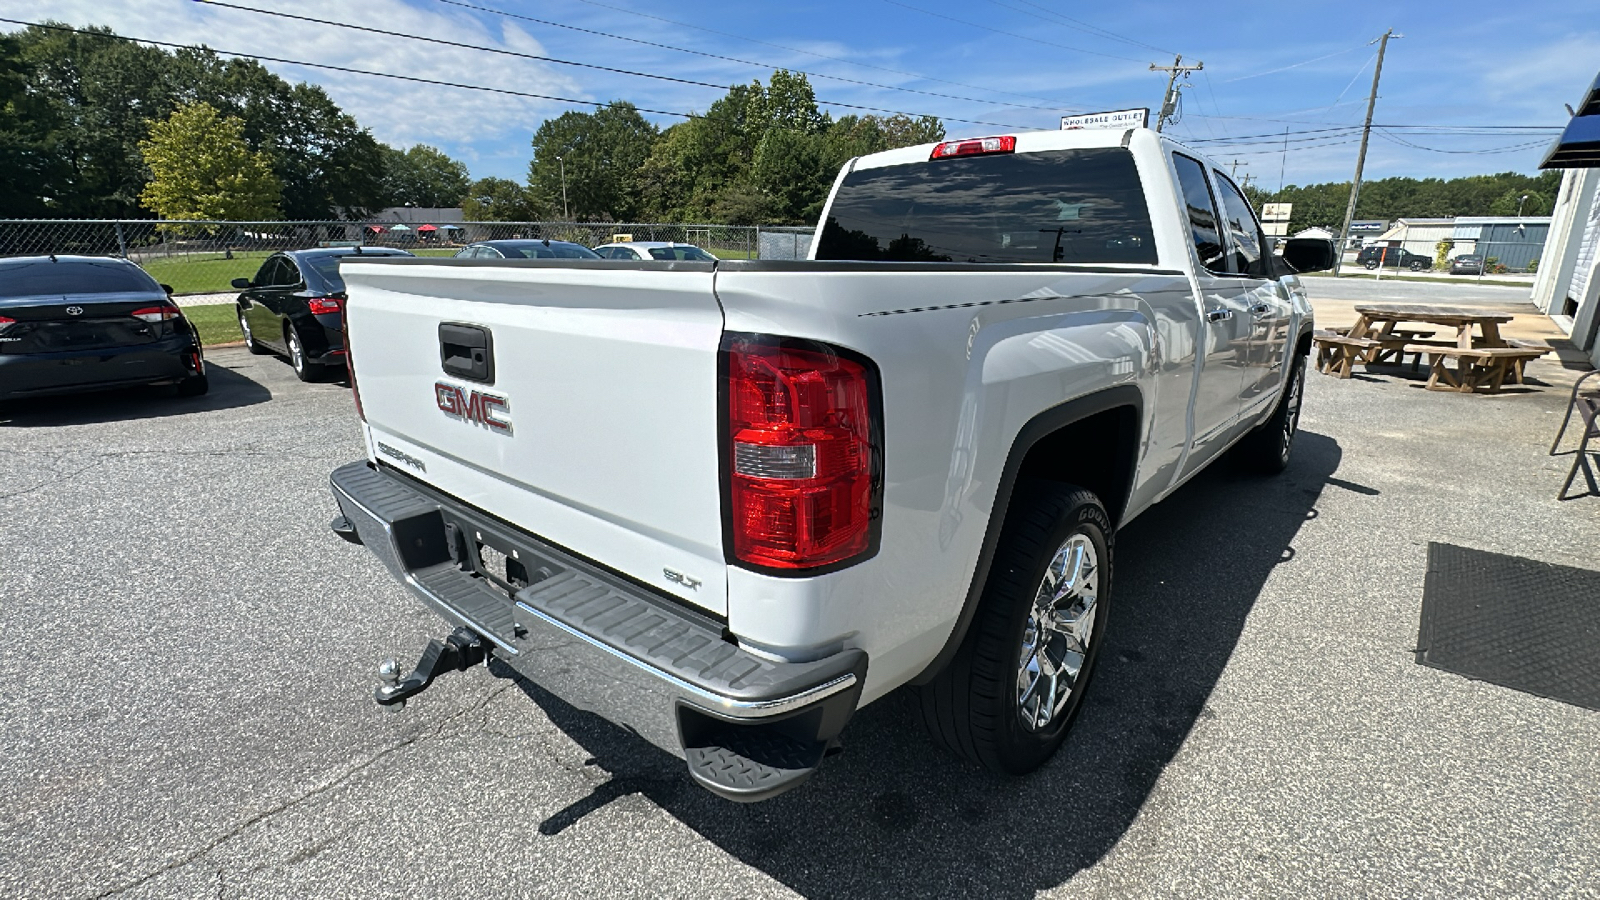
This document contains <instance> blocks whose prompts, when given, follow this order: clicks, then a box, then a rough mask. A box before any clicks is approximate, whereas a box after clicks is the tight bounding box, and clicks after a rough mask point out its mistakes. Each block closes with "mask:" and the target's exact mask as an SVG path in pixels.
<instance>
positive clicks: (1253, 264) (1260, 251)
mask: <svg viewBox="0 0 1600 900" xmlns="http://www.w3.org/2000/svg"><path fill="white" fill-rule="evenodd" d="M1212 172H1213V173H1214V174H1215V175H1216V176H1217V190H1218V191H1220V192H1221V193H1222V220H1223V223H1224V224H1225V225H1226V226H1227V229H1228V238H1229V241H1230V243H1231V244H1232V245H1233V247H1232V252H1231V253H1230V254H1229V256H1228V263H1229V265H1228V269H1229V270H1230V271H1232V272H1235V273H1237V274H1240V275H1246V276H1249V277H1251V278H1265V277H1267V274H1266V265H1265V263H1264V262H1263V260H1262V257H1263V256H1265V254H1266V246H1267V242H1266V238H1264V237H1263V236H1262V234H1261V226H1260V225H1257V224H1256V214H1255V212H1254V211H1253V210H1251V209H1250V201H1248V200H1246V199H1245V198H1244V194H1242V193H1240V192H1239V188H1238V187H1237V186H1235V185H1234V183H1233V182H1231V181H1229V180H1228V178H1227V176H1226V175H1223V174H1222V173H1221V172H1217V171H1216V170H1215V169H1213V170H1212Z"/></svg>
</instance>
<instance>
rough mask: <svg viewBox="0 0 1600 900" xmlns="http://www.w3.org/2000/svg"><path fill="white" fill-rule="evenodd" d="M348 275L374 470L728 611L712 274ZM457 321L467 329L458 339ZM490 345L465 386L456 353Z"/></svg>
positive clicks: (585, 266) (539, 265)
mask: <svg viewBox="0 0 1600 900" xmlns="http://www.w3.org/2000/svg"><path fill="white" fill-rule="evenodd" d="M341 272H342V274H343V276H344V280H345V284H346V286H347V291H348V295H349V300H348V303H347V305H346V308H345V327H346V329H347V332H348V335H349V346H350V348H351V352H352V354H353V356H352V358H353V361H354V367H355V375H356V381H357V385H358V388H359V391H360V398H361V405H362V409H363V412H364V414H365V417H366V421H367V425H368V441H369V444H370V446H369V448H368V451H369V454H371V457H372V458H373V459H375V460H377V461H378V462H380V463H384V464H386V465H389V466H391V467H393V468H394V469H396V470H397V471H400V472H403V473H405V474H407V475H410V476H412V477H413V478H416V479H418V480H420V481H423V482H426V483H427V484H429V485H432V486H433V487H435V488H437V489H439V490H442V491H444V492H446V493H449V494H452V495H454V496H456V497H458V498H460V499H461V500H464V501H466V502H467V503H470V504H472V505H473V506H476V507H478V508H479V509H482V510H484V511H485V512H488V513H490V514H491V515H494V516H497V517H499V518H502V519H505V520H507V521H508V522H511V523H513V524H515V525H516V526H518V527H520V528H522V529H524V530H527V531H530V532H532V533H534V534H536V535H538V536H540V537H542V538H545V539H546V540H549V541H552V542H554V543H556V544H560V545H562V546H564V547H566V548H567V549H569V550H572V551H573V552H576V553H578V554H580V555H583V556H587V557H589V558H591V559H593V560H596V561H598V562H600V563H603V564H604V565H606V566H608V567H610V568H612V569H615V570H617V571H620V572H621V573H623V574H625V575H628V576H630V577H632V578H634V579H636V580H638V581H640V582H643V583H644V584H647V585H651V586H653V587H656V588H658V589H661V590H664V591H667V592H669V593H672V594H674V595H676V596H678V597H680V598H682V599H684V600H687V601H689V602H690V603H693V604H694V605H696V606H698V607H701V608H702V609H705V610H707V611H710V612H713V613H717V614H719V615H725V614H726V609H727V589H726V563H725V559H724V555H723V549H722V507H721V500H720V497H721V487H720V475H719V471H718V459H719V454H718V452H717V421H718V409H717V351H718V345H719V342H720V340H721V335H722V312H721V309H720V308H719V306H718V305H717V301H716V297H715V295H714V294H713V292H712V264H710V263H673V264H663V265H660V266H655V265H646V266H643V267H639V266H636V265H628V264H622V263H611V262H579V263H574V262H572V261H559V262H556V261H552V262H544V261H531V260H530V261H526V262H523V261H516V262H507V261H498V260H497V261H494V262H479V261H454V260H452V261H450V262H448V263H444V262H442V261H439V262H436V261H424V260H405V261H403V262H370V261H363V262H355V261H353V260H350V261H347V262H346V263H345V264H344V265H343V266H342V267H341ZM442 324H443V325H457V326H467V328H466V330H465V331H462V330H460V329H448V328H447V329H445V330H444V332H443V334H444V337H441V328H440V326H441V325H442ZM464 334H465V335H466V336H467V337H465V338H463V335H464ZM473 334H484V335H486V337H487V341H486V343H487V344H488V346H487V347H485V348H484V350H486V351H487V353H488V355H489V356H490V357H491V358H492V368H493V370H492V372H491V373H477V374H476V376H474V375H472V374H467V375H463V374H459V372H460V367H459V366H458V367H456V368H457V370H458V374H452V373H450V372H447V371H446V368H445V363H444V357H445V356H447V355H450V354H451V353H455V354H457V355H463V351H461V350H460V349H459V348H460V345H459V344H457V345H456V349H454V350H452V351H446V352H445V353H443V354H442V353H441V341H442V340H449V341H451V342H457V341H460V340H466V341H467V342H468V343H471V341H472V340H473V338H472V337H471V335H473ZM470 354H471V350H470V349H469V350H467V351H465V354H464V355H467V356H470ZM462 362H465V359H463V360H462ZM485 375H487V376H488V377H484V376H485Z"/></svg>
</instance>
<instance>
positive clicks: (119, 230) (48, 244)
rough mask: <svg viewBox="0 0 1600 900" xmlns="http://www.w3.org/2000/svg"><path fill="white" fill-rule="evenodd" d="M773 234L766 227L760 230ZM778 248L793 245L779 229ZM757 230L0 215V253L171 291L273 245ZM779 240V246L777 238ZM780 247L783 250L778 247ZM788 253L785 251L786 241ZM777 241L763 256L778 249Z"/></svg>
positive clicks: (747, 235)
mask: <svg viewBox="0 0 1600 900" xmlns="http://www.w3.org/2000/svg"><path fill="white" fill-rule="evenodd" d="M768 230H773V229H768ZM776 231H779V232H784V233H785V234H784V237H785V238H790V239H789V240H788V242H787V245H796V246H800V249H799V252H798V257H800V258H803V257H804V256H805V248H806V247H808V246H809V237H808V238H806V240H805V242H804V244H803V245H800V242H799V241H797V240H794V239H793V238H792V237H791V236H790V235H789V234H787V233H788V232H792V231H794V229H776ZM762 232H763V229H762V228H759V227H748V226H738V225H678V224H667V223H648V222H431V223H426V224H414V223H399V222H393V221H376V220H373V221H351V222H210V221H155V220H149V219H145V220H128V219H124V220H115V219H60V220H47V219H0V256H44V255H47V254H52V253H54V254H60V255H67V254H80V255H86V256H120V257H123V258H125V259H129V260H132V261H133V262H136V263H138V264H139V265H140V266H142V267H144V269H145V271H147V272H149V273H150V274H151V276H153V277H154V278H155V279H156V280H157V281H159V282H161V283H162V284H167V285H170V286H171V287H172V288H173V292H174V293H177V294H206V293H223V292H226V291H229V290H230V289H231V288H230V285H229V283H230V282H231V281H232V280H233V279H235V278H249V277H251V276H253V275H255V274H256V270H257V269H259V268H260V266H261V263H262V261H264V260H265V259H266V258H267V257H268V256H270V255H271V254H272V253H274V252H276V251H279V250H306V249H310V248H313V247H339V246H355V245H357V244H362V245H365V246H369V247H373V246H376V247H398V248H400V249H402V250H407V251H410V252H412V253H415V254H417V255H419V256H452V255H454V254H455V252H456V251H457V250H459V249H460V248H461V247H463V246H465V245H467V244H470V243H472V242H474V241H487V240H503V239H508V238H533V239H536V240H542V239H546V238H548V239H549V240H552V241H572V242H574V243H578V244H583V245H584V246H586V247H598V246H599V245H601V244H608V243H614V242H618V241H674V242H678V243H685V244H694V245H696V246H698V247H700V248H702V249H704V250H706V251H708V252H710V253H711V254H712V255H714V256H718V257H721V258H723V259H757V258H760V256H761V255H762V237H761V235H762ZM779 244H780V245H784V242H782V241H780V242H779ZM787 245H785V246H787ZM789 249H790V251H791V252H792V250H793V247H792V246H791V247H789ZM780 250H781V248H780V246H779V245H774V246H773V248H772V249H771V250H769V254H768V255H769V256H770V255H772V254H775V253H777V252H780Z"/></svg>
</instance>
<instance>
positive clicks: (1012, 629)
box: [918, 481, 1112, 775]
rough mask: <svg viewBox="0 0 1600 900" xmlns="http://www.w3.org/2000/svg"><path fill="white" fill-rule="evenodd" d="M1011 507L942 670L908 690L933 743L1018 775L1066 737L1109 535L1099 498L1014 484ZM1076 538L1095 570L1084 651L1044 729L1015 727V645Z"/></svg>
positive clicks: (1093, 639)
mask: <svg viewBox="0 0 1600 900" xmlns="http://www.w3.org/2000/svg"><path fill="white" fill-rule="evenodd" d="M1012 504H1013V505H1012V508H1011V511H1010V512H1009V513H1008V514H1007V517H1006V524H1005V526H1004V529H1003V530H1002V532H1001V535H1000V542H999V544H998V545H997V546H996V548H995V558H994V562H993V565H992V567H991V568H990V570H989V580H988V583H987V584H986V585H985V586H984V590H983V595H982V598H981V599H980V600H979V605H978V609H977V611H976V613H975V614H974V618H973V621H972V624H971V627H970V628H969V629H968V630H967V635H966V638H965V639H964V640H963V642H962V645H961V648H960V650H958V651H957V653H956V655H955V657H954V658H953V659H952V660H951V661H950V663H949V665H947V666H945V668H944V670H943V671H941V672H940V673H939V674H938V675H937V676H935V677H934V679H933V681H931V682H930V683H928V684H927V685H924V686H923V687H921V688H919V689H918V692H919V694H920V699H921V705H922V716H923V722H924V724H925V725H926V726H927V728H928V731H929V733H930V734H932V736H933V738H934V740H935V741H936V742H938V743H941V744H943V745H944V746H945V747H947V748H949V749H950V750H951V752H953V753H955V754H956V755H958V756H963V757H966V758H967V759H969V760H972V761H973V762H975V763H978V764H979V765H982V766H984V767H985V768H988V769H990V770H993V771H996V772H1002V773H1007V774H1011V775H1024V774H1026V773H1028V772H1031V771H1033V770H1034V769H1037V768H1038V767H1039V766H1041V765H1043V764H1044V763H1045V761H1046V760H1048V759H1049V758H1050V756H1051V755H1052V754H1054V753H1055V752H1056V749H1057V748H1058V747H1060V746H1061V742H1062V741H1064V740H1065V739H1066V736H1067V732H1068V730H1069V729H1070V728H1071V726H1072V721H1073V719H1074V718H1075V717H1076V716H1077V713H1078V709H1079V708H1080V707H1081V706H1082V703H1083V696H1084V692H1085V691H1087V690H1088V688H1089V680H1090V677H1091V676H1092V675H1093V674H1094V664H1095V661H1096V659H1097V658H1098V657H1099V652H1100V647H1101V645H1103V644H1104V643H1105V632H1106V608H1107V607H1106V603H1107V601H1108V600H1109V599H1110V596H1111V571H1112V566H1111V551H1112V528H1111V517H1110V516H1109V515H1107V514H1106V510H1105V507H1104V506H1102V505H1101V503H1100V500H1099V498H1097V497H1095V495H1094V494H1092V493H1090V492H1089V491H1086V490H1083V489H1082V488H1078V487H1073V486H1071V485H1063V484H1057V483H1054V482H1037V481H1024V482H1019V483H1018V485H1017V489H1016V493H1015V495H1014V497H1013V500H1012ZM1079 537H1081V538H1084V539H1087V543H1088V544H1089V545H1091V546H1092V548H1093V550H1094V553H1095V560H1096V562H1097V563H1098V565H1097V566H1096V567H1095V569H1096V570H1095V572H1094V573H1093V574H1094V575H1095V576H1096V578H1097V581H1096V582H1095V584H1096V586H1097V587H1098V590H1097V591H1096V596H1095V598H1094V601H1093V603H1092V604H1091V606H1092V608H1093V610H1094V613H1093V615H1092V616H1090V617H1088V618H1089V620H1090V621H1089V625H1088V628H1089V631H1088V638H1087V648H1086V650H1087V652H1085V653H1084V654H1083V655H1082V659H1081V664H1080V666H1079V669H1078V673H1077V677H1076V678H1075V679H1074V680H1073V682H1072V685H1071V687H1070V689H1069V693H1068V694H1067V695H1066V697H1065V699H1064V701H1061V702H1062V703H1064V705H1059V709H1058V710H1057V711H1056V712H1055V713H1054V714H1053V715H1052V716H1051V717H1050V718H1049V721H1048V723H1046V724H1045V725H1043V726H1041V727H1038V728H1031V727H1030V726H1029V725H1027V724H1025V723H1024V710H1025V709H1026V706H1025V704H1024V703H1023V702H1022V700H1021V698H1020V697H1019V694H1020V693H1022V691H1021V689H1020V685H1021V680H1022V676H1023V674H1024V665H1025V664H1026V663H1027V662H1029V661H1030V660H1031V659H1032V657H1027V656H1026V654H1025V638H1026V637H1027V635H1028V634H1030V633H1034V634H1037V632H1030V631H1029V625H1030V623H1031V622H1033V621H1034V619H1033V615H1032V614H1033V613H1034V604H1035V597H1036V594H1037V593H1038V592H1039V589H1040V588H1041V586H1042V585H1043V583H1044V578H1045V572H1046V568H1047V567H1048V566H1049V565H1050V563H1051V562H1052V561H1053V560H1054V559H1055V556H1056V554H1057V552H1058V550H1063V549H1065V548H1067V547H1068V546H1069V545H1070V544H1072V543H1073V542H1075V541H1076V540H1077V539H1078V538H1079ZM1085 558H1087V556H1085ZM1089 574H1090V573H1089V572H1087V571H1085V572H1084V573H1082V575H1081V576H1080V577H1083V578H1085V579H1087V577H1088V575H1089ZM1052 637H1060V635H1059V634H1052ZM1080 646H1081V645H1080ZM1040 674H1041V680H1042V675H1043V672H1042V670H1041V673H1040ZM1050 705H1051V707H1052V708H1054V707H1057V706H1058V704H1057V703H1052V704H1050Z"/></svg>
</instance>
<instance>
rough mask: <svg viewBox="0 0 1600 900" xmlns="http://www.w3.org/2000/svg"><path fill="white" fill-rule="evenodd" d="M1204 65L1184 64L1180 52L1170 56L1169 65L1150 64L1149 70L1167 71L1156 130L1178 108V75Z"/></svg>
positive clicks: (1186, 73) (1200, 63)
mask: <svg viewBox="0 0 1600 900" xmlns="http://www.w3.org/2000/svg"><path fill="white" fill-rule="evenodd" d="M1205 67H1206V64H1205V63H1203V62H1197V63H1195V64H1194V65H1192V66H1186V65H1184V64H1183V54H1181V53H1180V54H1178V55H1177V56H1174V57H1173V58H1172V65H1170V66H1158V65H1156V64H1155V63H1151V64H1150V71H1152V72H1166V73H1167V92H1166V93H1165V94H1163V95H1162V97H1161V112H1160V113H1159V114H1157V115H1156V131H1160V130H1161V126H1162V125H1164V124H1166V122H1167V120H1168V119H1171V118H1172V116H1173V114H1174V113H1176V112H1177V110H1178V76H1179V75H1184V76H1187V75H1188V74H1189V73H1190V72H1198V71H1200V70H1201V69H1204V68H1205Z"/></svg>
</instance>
